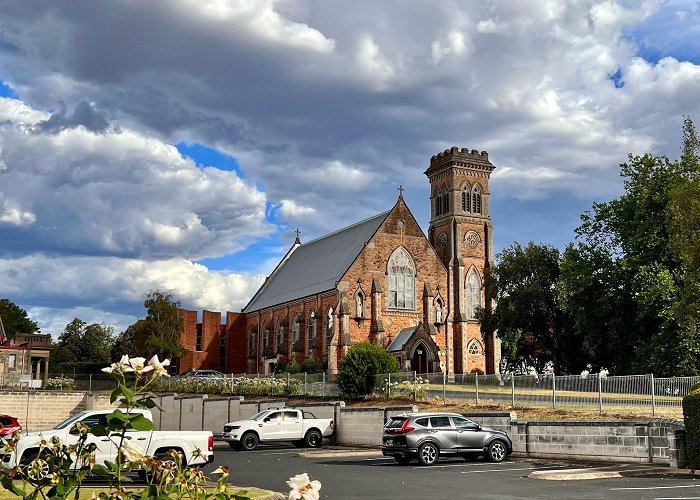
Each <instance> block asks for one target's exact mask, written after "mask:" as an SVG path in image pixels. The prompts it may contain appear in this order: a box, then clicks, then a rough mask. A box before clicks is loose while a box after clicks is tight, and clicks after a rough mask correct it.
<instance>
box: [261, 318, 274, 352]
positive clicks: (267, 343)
mask: <svg viewBox="0 0 700 500" xmlns="http://www.w3.org/2000/svg"><path fill="white" fill-rule="evenodd" d="M271 336H272V335H271V331H270V323H265V326H264V327H263V349H267V348H268V347H270V340H271V338H270V337H271Z"/></svg>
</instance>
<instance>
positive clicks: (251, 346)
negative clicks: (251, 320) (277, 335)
mask: <svg viewBox="0 0 700 500" xmlns="http://www.w3.org/2000/svg"><path fill="white" fill-rule="evenodd" d="M257 333H258V332H256V331H255V329H254V328H251V329H250V332H249V333H248V357H251V358H252V357H254V356H255V354H256V352H255V351H256V347H257V346H256V342H255V338H256V337H257Z"/></svg>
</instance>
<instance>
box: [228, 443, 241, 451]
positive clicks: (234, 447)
mask: <svg viewBox="0 0 700 500" xmlns="http://www.w3.org/2000/svg"><path fill="white" fill-rule="evenodd" d="M228 445H229V446H230V447H231V449H232V450H240V449H241V442H240V441H229V442H228Z"/></svg>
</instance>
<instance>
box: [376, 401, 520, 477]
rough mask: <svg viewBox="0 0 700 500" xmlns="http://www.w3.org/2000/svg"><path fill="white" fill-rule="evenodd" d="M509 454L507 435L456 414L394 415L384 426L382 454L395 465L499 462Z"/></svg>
mask: <svg viewBox="0 0 700 500" xmlns="http://www.w3.org/2000/svg"><path fill="white" fill-rule="evenodd" d="M512 452H513V443H512V442H511V440H510V438H509V437H508V434H506V433H505V432H504V431H501V430H498V429H489V428H486V427H481V426H480V425H479V424H477V423H476V422H472V421H471V420H469V419H468V418H465V417H464V416H462V415H459V414H457V413H411V414H403V415H396V416H393V417H391V418H390V419H389V421H388V422H387V423H386V424H385V425H384V433H383V436H382V454H383V455H385V456H391V457H394V460H396V461H397V462H398V463H399V464H402V465H405V464H408V463H409V462H410V461H411V460H413V459H414V458H417V459H418V462H419V463H420V464H421V465H433V464H434V463H435V462H437V460H438V458H440V457H441V456H450V455H451V456H462V457H464V458H470V457H476V456H484V457H486V459H488V460H490V461H492V462H501V461H503V459H505V458H506V457H507V456H508V455H510V454H511V453H512Z"/></svg>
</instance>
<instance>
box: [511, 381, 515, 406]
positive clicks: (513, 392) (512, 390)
mask: <svg viewBox="0 0 700 500" xmlns="http://www.w3.org/2000/svg"><path fill="white" fill-rule="evenodd" d="M510 394H511V398H512V401H511V403H512V404H511V406H512V407H513V408H515V374H514V373H513V374H511V376H510Z"/></svg>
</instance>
